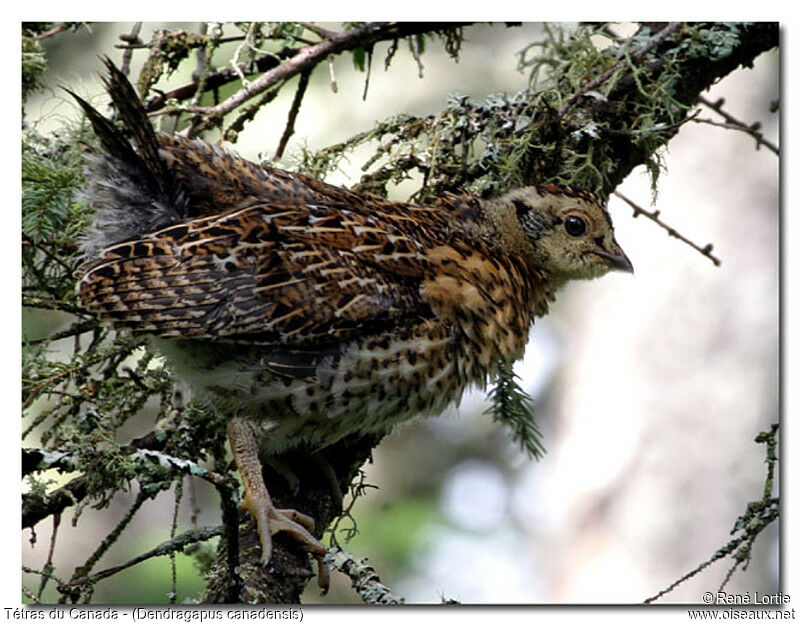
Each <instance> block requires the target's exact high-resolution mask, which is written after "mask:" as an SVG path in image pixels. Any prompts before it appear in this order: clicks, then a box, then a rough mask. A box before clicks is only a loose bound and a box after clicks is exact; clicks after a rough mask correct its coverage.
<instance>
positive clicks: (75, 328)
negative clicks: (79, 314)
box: [23, 319, 97, 345]
mask: <svg viewBox="0 0 800 625" xmlns="http://www.w3.org/2000/svg"><path fill="white" fill-rule="evenodd" d="M96 326H97V321H95V320H94V319H90V320H89V321H82V322H80V323H74V324H72V325H71V326H70V327H69V328H67V329H66V330H62V331H61V332H56V333H55V334H51V335H49V336H43V337H42V338H39V339H31V340H29V341H24V340H23V342H24V344H25V345H39V344H41V343H52V342H53V341H58V340H60V339H66V338H69V337H71V336H80V335H81V334H85V333H86V332H89V331H90V330H93V329H94V328H95V327H96Z"/></svg>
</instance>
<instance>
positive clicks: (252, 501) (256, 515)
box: [228, 417, 329, 592]
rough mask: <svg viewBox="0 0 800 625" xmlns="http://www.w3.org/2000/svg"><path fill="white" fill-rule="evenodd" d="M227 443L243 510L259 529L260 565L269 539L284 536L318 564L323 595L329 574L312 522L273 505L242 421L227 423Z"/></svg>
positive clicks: (269, 551)
mask: <svg viewBox="0 0 800 625" xmlns="http://www.w3.org/2000/svg"><path fill="white" fill-rule="evenodd" d="M228 439H229V440H230V443H231V448H232V449H233V456H234V458H235V459H236V465H237V466H238V468H239V475H241V477H242V483H243V484H244V490H245V499H244V503H243V504H242V508H244V509H246V510H247V511H249V512H250V514H251V515H252V516H253V520H254V521H255V523H256V528H257V529H258V537H259V539H260V541H261V552H262V562H263V563H264V565H265V566H266V565H267V564H268V563H269V560H270V558H271V557H272V536H273V535H274V534H277V533H278V532H286V533H287V534H289V535H290V536H291V537H292V538H293V539H294V540H296V541H297V542H299V543H300V544H301V545H302V547H303V548H304V549H306V550H307V551H309V552H310V553H311V555H313V556H314V558H315V559H316V560H317V566H318V569H317V570H318V575H317V582H318V584H319V587H320V588H322V590H323V592H327V590H328V583H329V574H328V569H327V567H326V566H325V564H324V562H323V558H324V557H325V554H326V553H327V552H328V550H327V549H326V548H325V545H323V544H322V543H321V542H320V541H319V540H318V539H317V538H316V537H315V536H314V535H313V534H312V533H311V532H313V531H314V519H312V518H311V517H310V516H308V515H307V514H303V513H302V512H298V511H297V510H292V509H280V508H276V507H275V506H274V505H273V503H272V499H271V498H270V496H269V492H267V486H266V484H264V478H263V477H262V475H261V462H260V461H259V459H258V448H257V446H256V442H255V439H254V437H253V433H252V430H251V426H250V424H249V423H248V422H247V421H246V420H245V419H242V418H239V417H237V418H234V419H231V420H230V421H229V422H228Z"/></svg>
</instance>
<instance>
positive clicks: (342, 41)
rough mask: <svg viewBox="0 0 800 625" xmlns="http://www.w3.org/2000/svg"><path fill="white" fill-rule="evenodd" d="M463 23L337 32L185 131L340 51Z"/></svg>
mask: <svg viewBox="0 0 800 625" xmlns="http://www.w3.org/2000/svg"><path fill="white" fill-rule="evenodd" d="M460 25H461V24H459V23H456V22H448V23H446V24H426V23H422V22H403V23H397V22H370V23H367V24H364V25H363V26H359V27H358V28H353V29H352V30H348V31H345V32H341V33H336V34H335V35H333V36H332V37H331V38H330V39H326V40H324V41H321V42H320V43H318V44H316V45H313V46H307V47H305V48H303V49H301V50H300V51H299V52H298V53H297V54H296V55H295V56H293V57H292V58H291V59H290V60H288V61H285V62H283V63H281V64H280V65H278V66H277V67H275V68H273V69H271V70H269V71H268V72H265V73H264V74H262V75H261V76H259V77H258V78H257V79H256V80H254V81H253V82H251V83H249V84H248V85H243V86H242V88H241V89H239V90H238V91H237V92H236V93H234V94H233V95H232V96H230V97H229V98H227V99H226V100H224V101H223V102H220V103H219V104H218V105H217V106H213V107H209V108H207V109H206V110H205V112H204V114H203V115H201V116H199V117H198V118H197V119H195V120H194V122H193V123H192V125H191V126H189V128H187V129H186V130H185V131H184V134H185V135H186V136H188V137H194V136H196V135H197V134H198V133H199V132H201V131H203V130H206V129H207V128H210V127H211V126H213V125H214V124H216V123H217V122H218V121H219V120H220V119H222V118H223V117H224V116H225V115H227V114H228V113H230V112H231V111H232V110H234V109H235V108H237V107H238V106H240V105H241V104H242V103H244V102H246V101H247V100H249V99H251V98H253V97H255V96H257V95H258V94H260V93H263V92H264V91H266V90H267V89H269V88H270V87H271V86H272V85H274V84H275V83H277V82H279V81H281V80H285V79H288V78H291V77H292V76H294V75H295V74H299V73H300V72H302V71H303V70H306V69H310V68H313V67H314V66H315V65H317V64H319V63H321V62H322V61H324V60H325V59H326V58H328V57H329V56H331V55H335V54H339V53H340V52H344V51H345V50H353V49H355V48H358V47H361V46H364V45H369V44H371V43H375V42H377V41H384V40H387V39H395V38H398V37H406V36H409V35H413V34H417V33H419V32H429V31H432V30H437V29H443V28H457V27H458V26H460Z"/></svg>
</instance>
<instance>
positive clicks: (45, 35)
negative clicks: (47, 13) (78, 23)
mask: <svg viewBox="0 0 800 625" xmlns="http://www.w3.org/2000/svg"><path fill="white" fill-rule="evenodd" d="M66 28H67V24H59V25H58V26H55V27H53V28H51V29H50V30H47V31H45V32H43V33H40V34H38V35H36V36H35V37H33V40H34V41H41V40H42V39H47V38H48V37H52V36H53V35H57V34H58V33H60V32H62V31H64V30H66Z"/></svg>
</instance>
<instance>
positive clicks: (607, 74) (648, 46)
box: [558, 22, 682, 117]
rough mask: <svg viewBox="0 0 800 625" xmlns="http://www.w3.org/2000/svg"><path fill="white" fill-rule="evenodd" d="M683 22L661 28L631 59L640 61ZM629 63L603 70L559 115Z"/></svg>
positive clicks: (571, 99)
mask: <svg viewBox="0 0 800 625" xmlns="http://www.w3.org/2000/svg"><path fill="white" fill-rule="evenodd" d="M681 24H682V23H681V22H672V23H670V24H669V25H668V26H666V27H665V28H663V29H662V30H660V31H659V32H658V33H657V34H656V35H654V36H653V37H652V38H651V39H650V41H648V42H647V43H646V44H644V45H643V46H641V47H640V48H637V49H636V50H634V51H633V52H631V55H630V59H631V60H632V61H638V60H639V59H641V58H642V57H643V56H644V55H645V54H647V53H648V52H650V50H652V49H653V48H655V47H656V46H657V45H658V44H659V43H661V42H662V41H664V40H665V39H666V38H667V37H669V36H670V35H671V34H672V33H674V32H675V31H676V30H678V28H680V27H681ZM628 65H629V63H628V61H627V60H624V61H620V62H619V63H617V64H616V65H615V66H614V67H612V68H611V69H609V70H607V71H605V72H603V73H602V74H600V75H599V76H598V77H597V78H594V79H592V80H590V81H589V82H587V83H586V84H585V85H584V86H583V87H582V88H581V89H580V90H579V91H578V92H577V93H575V94H574V95H573V96H572V97H571V98H570V99H569V100H567V102H566V104H564V106H562V107H561V108H560V109H559V110H558V116H559V117H563V116H564V113H566V112H567V111H568V110H569V108H570V107H571V106H572V105H573V104H575V102H577V101H578V100H579V99H580V97H581V96H583V95H586V94H587V93H589V92H590V91H593V90H594V89H597V87H599V86H600V85H602V84H603V83H604V82H606V81H607V80H608V79H609V78H611V77H612V76H613V75H614V74H616V73H617V72H618V71H619V70H621V69H625V68H626V67H628Z"/></svg>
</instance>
